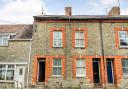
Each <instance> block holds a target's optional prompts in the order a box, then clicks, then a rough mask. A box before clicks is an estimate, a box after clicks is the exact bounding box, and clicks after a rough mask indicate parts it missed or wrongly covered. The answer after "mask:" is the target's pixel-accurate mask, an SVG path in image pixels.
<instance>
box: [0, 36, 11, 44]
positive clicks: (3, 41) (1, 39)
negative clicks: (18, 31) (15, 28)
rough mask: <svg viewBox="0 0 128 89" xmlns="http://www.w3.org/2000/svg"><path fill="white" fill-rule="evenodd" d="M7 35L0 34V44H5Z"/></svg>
mask: <svg viewBox="0 0 128 89" xmlns="http://www.w3.org/2000/svg"><path fill="white" fill-rule="evenodd" d="M9 37H10V36H8V35H0V46H7V45H8V39H9Z"/></svg>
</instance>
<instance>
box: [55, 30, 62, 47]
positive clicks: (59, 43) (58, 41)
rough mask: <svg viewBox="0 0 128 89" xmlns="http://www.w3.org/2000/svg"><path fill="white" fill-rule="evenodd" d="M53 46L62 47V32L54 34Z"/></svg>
mask: <svg viewBox="0 0 128 89" xmlns="http://www.w3.org/2000/svg"><path fill="white" fill-rule="evenodd" d="M53 46H54V47H62V32H60V31H54V32H53Z"/></svg>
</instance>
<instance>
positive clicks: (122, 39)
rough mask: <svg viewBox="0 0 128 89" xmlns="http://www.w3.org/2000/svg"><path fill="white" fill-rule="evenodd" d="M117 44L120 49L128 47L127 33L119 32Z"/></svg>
mask: <svg viewBox="0 0 128 89" xmlns="http://www.w3.org/2000/svg"><path fill="white" fill-rule="evenodd" d="M119 42H120V43H119V44H120V47H128V32H127V31H119Z"/></svg>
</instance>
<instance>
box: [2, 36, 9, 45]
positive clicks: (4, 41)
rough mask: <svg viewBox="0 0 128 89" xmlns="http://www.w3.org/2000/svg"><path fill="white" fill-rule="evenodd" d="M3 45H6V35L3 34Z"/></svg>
mask: <svg viewBox="0 0 128 89" xmlns="http://www.w3.org/2000/svg"><path fill="white" fill-rule="evenodd" d="M3 45H8V36H3Z"/></svg>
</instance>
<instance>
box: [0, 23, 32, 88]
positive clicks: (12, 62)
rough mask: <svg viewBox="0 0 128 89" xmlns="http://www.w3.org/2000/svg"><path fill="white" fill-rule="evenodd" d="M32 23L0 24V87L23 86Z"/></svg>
mask: <svg viewBox="0 0 128 89" xmlns="http://www.w3.org/2000/svg"><path fill="white" fill-rule="evenodd" d="M32 33H33V25H26V24H24V25H22V24H21V25H20V24H17V25H0V87H1V86H6V87H7V86H8V87H25V86H27V82H28V73H29V72H28V70H29V62H30V52H31V40H32Z"/></svg>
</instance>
